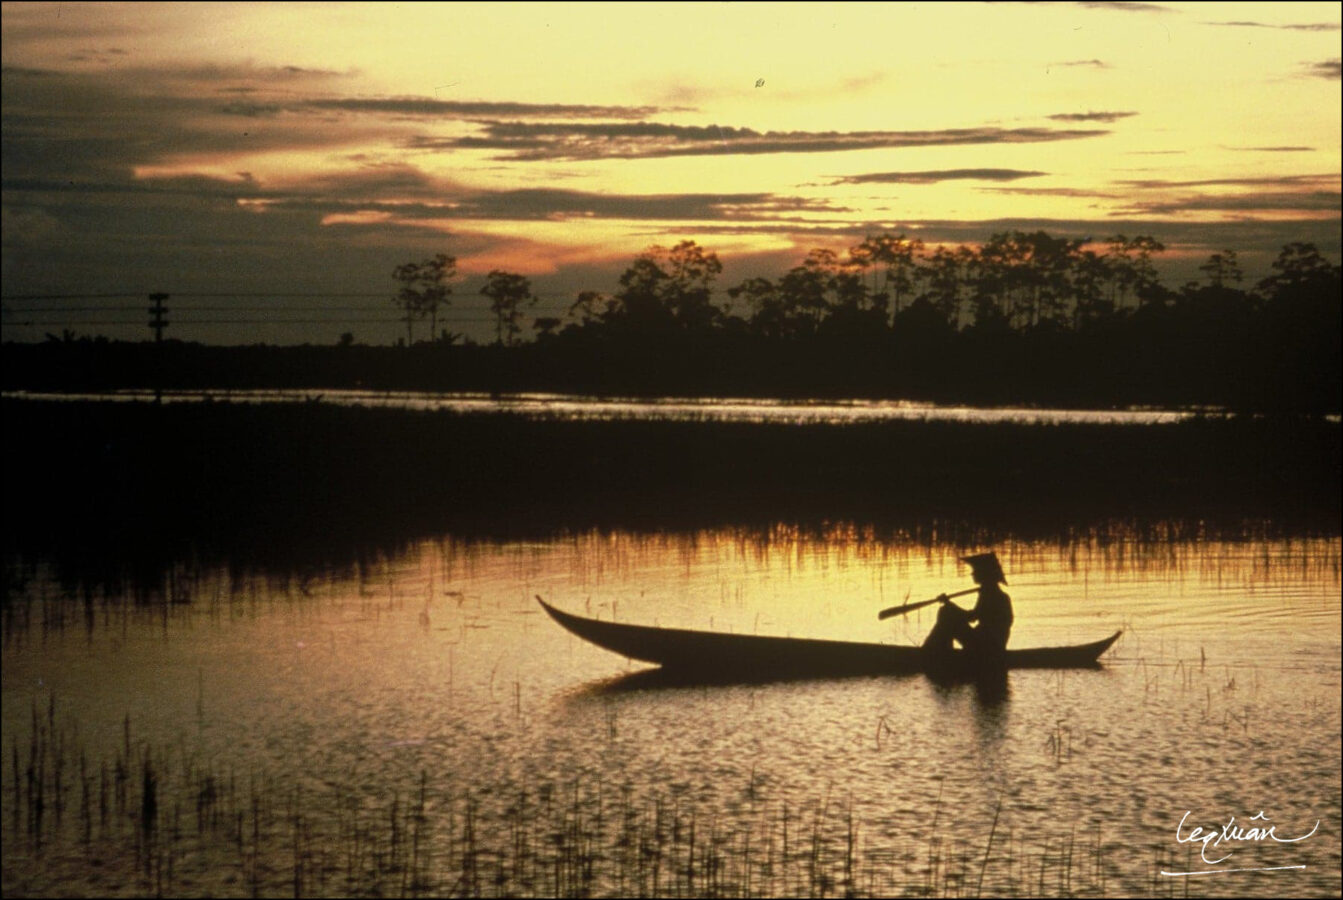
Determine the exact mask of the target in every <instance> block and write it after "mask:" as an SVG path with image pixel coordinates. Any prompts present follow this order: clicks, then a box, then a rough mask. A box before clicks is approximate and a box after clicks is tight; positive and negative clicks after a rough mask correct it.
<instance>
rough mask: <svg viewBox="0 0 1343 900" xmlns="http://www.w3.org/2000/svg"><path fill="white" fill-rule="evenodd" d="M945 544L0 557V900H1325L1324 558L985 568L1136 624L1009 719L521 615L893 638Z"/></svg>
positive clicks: (1331, 707)
mask: <svg viewBox="0 0 1343 900" xmlns="http://www.w3.org/2000/svg"><path fill="white" fill-rule="evenodd" d="M966 549H967V548H961V547H953V546H946V545H939V544H937V543H935V542H934V543H932V544H931V545H920V546H909V545H900V544H892V543H885V542H881V541H878V540H876V539H874V537H873V535H872V534H870V533H867V532H865V531H863V530H861V529H855V528H850V527H835V528H833V529H832V530H831V531H830V532H829V533H826V534H819V535H817V534H808V533H801V532H798V531H794V530H791V529H788V528H776V529H774V530H773V531H769V532H764V533H762V532H758V531H750V532H739V531H729V530H718V531H701V532H696V533H689V534H667V535H648V534H632V533H627V532H614V533H595V532H594V533H582V534H576V535H570V536H567V537H560V538H555V539H551V540H544V541H537V542H530V543H507V544H498V543H487V542H480V541H462V540H454V539H450V538H443V539H441V540H434V541H425V542H423V543H421V544H418V545H416V546H414V547H412V548H410V549H409V550H408V551H407V552H406V553H404V554H401V555H398V556H396V557H394V558H387V559H379V560H374V561H365V562H363V563H361V564H357V565H356V564H351V566H349V567H348V568H346V569H344V570H329V571H317V570H312V571H301V572H296V573H292V574H286V575H275V574H270V575H263V574H251V573H248V572H247V571H246V570H245V569H244V568H243V567H241V566H238V567H235V568H234V569H233V570H232V571H226V570H216V569H199V568H194V567H192V566H191V565H189V564H188V563H186V562H183V563H181V564H179V566H178V567H177V570H176V571H175V573H174V574H173V576H172V577H171V578H170V579H168V580H167V581H166V582H165V584H164V585H162V586H158V587H156V589H155V590H150V591H148V592H141V593H139V594H133V593H130V592H127V593H121V592H119V591H117V590H113V589H111V588H91V589H89V590H88V591H87V592H85V591H83V590H81V589H80V587H79V586H77V585H66V586H61V585H59V584H57V583H55V579H54V578H52V577H51V575H50V572H49V571H48V570H46V569H45V568H43V567H42V566H38V567H36V569H34V570H31V571H29V570H27V569H24V570H20V569H18V568H15V567H14V566H13V565H11V570H10V574H11V577H10V588H11V591H10V602H9V605H8V606H7V613H6V620H5V631H4V650H3V654H4V656H3V662H4V683H3V701H4V702H3V744H2V746H0V751H2V752H3V754H4V757H5V765H4V777H3V779H2V780H0V797H3V802H2V803H0V817H3V824H4V831H3V834H4V863H5V864H4V876H3V877H4V884H3V887H4V893H5V894H6V895H26V894H51V893H78V894H103V893H110V894H145V893H150V892H155V891H161V892H163V893H170V894H178V893H180V894H185V895H194V896H202V895H239V894H261V895H276V894H287V895H292V894H294V893H296V892H298V893H302V894H333V895H344V894H351V893H355V894H379V895H386V894H387V893H400V894H416V893H424V894H430V895H443V894H458V893H466V894H476V893H478V894H483V895H500V894H502V895H522V894H540V895H551V894H557V893H559V894H581V893H590V894H598V895H621V894H627V893H631V892H633V893H653V894H661V895H672V894H675V895H702V894H734V895H739V894H764V895H774V894H790V895H818V894H825V893H829V894H843V893H846V892H852V893H855V894H869V895H880V896H890V895H910V896H947V895H954V896H964V895H970V894H976V893H982V894H986V895H1001V894H1019V895H1034V894H1035V893H1037V892H1043V893H1044V894H1048V895H1063V894H1073V895H1083V896H1132V895H1151V894H1159V895H1171V896H1175V895H1185V894H1189V895H1194V896H1239V895H1245V894H1253V895H1261V896H1302V895H1329V894H1332V895H1337V894H1338V893H1339V889H1340V834H1343V830H1341V828H1340V774H1339V764H1340V745H1339V734H1340V718H1341V717H1340V657H1341V651H1340V600H1339V588H1340V549H1341V548H1340V541H1339V540H1338V539H1337V538H1320V539H1314V538H1312V539H1300V540H1272V541H1249V540H1247V541H1243V542H1207V541H1202V542H1195V541H1190V542H1163V543H1143V542H1139V541H1136V540H1133V539H1131V538H1128V537H1126V536H1125V535H1123V534H1118V535H1109V536H1106V537H1104V538H1103V539H1102V538H1091V539H1087V540H1081V541H1078V542H1077V543H1074V544H1068V545H1059V544H1053V543H1048V544H1046V543H1040V544H1037V543H1016V544H1007V545H1002V546H999V547H998V548H996V549H997V550H998V552H999V555H1000V557H1001V558H1002V559H1003V562H1004V564H1005V568H1006V571H1007V573H1008V578H1009V581H1010V585H1009V588H1008V590H1009V592H1010V593H1011V594H1012V597H1013V600H1014V603H1015V607H1016V614H1017V625H1016V627H1015V629H1014V631H1013V637H1012V645H1013V646H1038V645H1054V644H1066V643H1079V642H1085V641H1091V640H1095V639H1098V638H1101V637H1104V636H1105V635H1107V634H1110V633H1111V632H1113V631H1114V630H1116V629H1118V628H1123V629H1125V634H1124V637H1123V638H1122V639H1121V641H1120V643H1119V644H1118V645H1116V647H1115V648H1114V649H1112V650H1111V651H1110V652H1109V653H1108V654H1107V655H1106V657H1105V658H1104V667H1103V669H1101V670H1099V671H1067V672H1047V671H1018V672H1013V673H1011V675H1010V677H1009V680H1008V684H1007V691H1006V695H1005V696H998V695H997V694H996V693H995V692H985V691H982V690H979V689H977V688H976V687H975V686H973V685H954V686H938V685H936V684H934V683H932V682H930V681H929V680H927V679H926V678H924V677H922V676H917V677H868V678H852V679H837V680H812V681H796V682H784V683H773V684H749V685H748V684H740V685H727V686H713V687H706V686H700V687H693V686H692V687H657V686H652V687H649V686H644V685H641V683H640V681H639V680H638V679H631V678H629V677H628V676H629V675H630V673H634V672H637V671H639V670H640V669H641V668H642V666H640V665H639V664H635V663H630V662H627V661H626V660H624V659H622V658H619V657H617V656H614V655H612V654H610V653H607V652H605V651H603V650H600V649H598V648H596V647H592V646H590V645H586V644H584V643H582V642H581V641H579V640H578V639H576V638H574V637H571V636H570V635H568V634H567V633H566V632H564V631H563V630H561V629H560V628H559V627H558V626H557V625H555V624H554V623H553V622H551V621H550V620H549V619H548V617H546V616H545V615H544V614H543V613H542V612H541V611H540V609H539V607H538V605H537V604H536V602H535V600H534V599H533V598H534V596H535V595H537V594H540V595H542V596H544V597H545V598H546V599H547V600H548V601H551V602H553V603H555V604H557V605H559V606H561V607H562V608H565V609H568V610H570V611H573V612H577V613H581V614H587V615H593V616H598V617H600V618H603V619H616V620H618V621H626V622H637V623H642V624H660V625H665V626H677V627H691V628H705V629H714V630H721V631H732V632H738V633H743V632H745V633H760V634H792V635H807V636H816V637H830V638H838V639H853V640H885V641H890V642H894V643H914V642H917V641H918V640H919V639H920V638H921V636H922V634H924V633H925V632H926V631H927V629H928V627H930V625H931V622H932V615H931V610H925V611H922V612H920V613H916V614H913V615H911V616H909V617H906V618H904V619H895V620H890V621H887V622H878V621H877V619H876V612H877V611H878V610H880V609H882V608H884V607H886V606H890V605H894V604H896V603H900V602H904V601H906V600H917V599H923V598H926V597H930V596H934V595H935V594H937V593H939V592H941V591H944V590H951V589H956V588H960V587H964V586H967V585H968V579H967V573H966V571H965V567H964V566H961V565H960V564H958V563H957V562H956V556H957V555H958V553H960V552H964V551H965V550H966ZM24 575H26V576H27V577H26V580H22V578H16V576H24ZM165 599H167V600H176V601H179V602H162V601H163V600H165ZM39 745H40V746H39ZM35 748H36V749H35ZM34 759H35V760H37V763H36V764H35V765H34V768H35V769H36V770H37V774H36V775H35V776H34V777H35V779H36V781H34V780H33V779H32V778H30V777H29V775H28V769H29V765H30V761H31V760H34ZM58 759H60V760H63V763H61V764H60V767H61V773H60V775H59V777H58V776H57V775H56V767H57V765H58V763H57V760H58ZM81 763H82V765H81ZM119 768H120V769H121V770H122V772H123V776H122V778H121V779H120V780H119V778H118V774H117V773H118V769H119ZM81 769H82V772H83V774H82V775H81ZM57 781H60V782H61V783H62V784H63V787H62V790H61V792H60V794H59V797H58V792H57V791H56V788H55V785H56V783H57ZM34 784H38V785H45V787H44V788H43V800H42V812H41V813H40V815H38V814H36V813H35V809H34V807H35V803H34V800H33V793H34ZM119 785H120V787H119ZM118 791H120V794H119V793H118ZM150 795H152V798H153V802H152V804H149V805H147V804H146V800H145V798H146V796H150ZM58 806H59V808H60V813H59V821H58V820H57V815H58V813H57V809H58ZM1260 811H1262V812H1263V813H1264V815H1265V816H1267V817H1269V819H1270V820H1271V824H1273V825H1274V826H1275V827H1276V829H1277V831H1276V833H1277V834H1278V836H1280V837H1295V836H1298V835H1301V834H1304V833H1306V832H1309V831H1310V830H1311V828H1312V826H1314V825H1315V823H1316V821H1317V820H1318V822H1319V826H1318V830H1316V832H1315V833H1314V834H1313V835H1311V836H1310V837H1309V838H1306V839H1305V840H1302V841H1299V842H1296V843H1277V842H1273V841H1269V842H1242V843H1239V844H1235V845H1230V844H1227V845H1223V849H1222V850H1221V851H1220V852H1219V851H1218V850H1216V848H1213V849H1211V850H1210V852H1209V853H1208V856H1209V857H1210V858H1212V859H1216V858H1217V857H1219V856H1222V855H1224V853H1225V852H1226V850H1228V849H1229V850H1232V851H1233V852H1234V855H1233V856H1232V857H1231V858H1230V859H1229V860H1226V861H1224V862H1222V863H1218V864H1216V865H1211V864H1206V863H1203V862H1202V861H1201V860H1200V859H1199V852H1198V850H1199V846H1198V845H1196V844H1193V843H1189V842H1185V843H1180V842H1178V841H1177V828H1178V827H1179V826H1180V822H1181V819H1182V817H1184V816H1185V814H1186V813H1188V814H1189V817H1188V821H1187V822H1186V824H1185V827H1184V831H1183V833H1182V834H1183V836H1185V837H1188V834H1189V832H1190V830H1191V829H1192V826H1193V825H1195V824H1197V825H1201V826H1204V827H1213V826H1216V827H1217V828H1219V829H1220V827H1221V826H1222V825H1224V824H1226V823H1227V821H1228V819H1229V818H1230V817H1232V816H1234V817H1235V818H1236V823H1237V824H1246V822H1247V820H1249V819H1250V818H1251V817H1252V816H1254V815H1255V814H1256V813H1259V812H1260ZM35 817H36V818H38V819H39V821H38V823H37V824H36V825H35V824H34V818H35ZM1260 824H1262V822H1261V823H1260ZM151 826H152V827H151ZM1232 866H1235V867H1236V868H1257V869H1258V868H1268V867H1281V866H1302V867H1304V868H1290V869H1281V870H1278V871H1261V872H1249V873H1222V872H1221V870H1223V869H1227V868H1229V867H1232ZM1203 870H1217V871H1218V872H1219V874H1211V875H1195V876H1168V875H1162V874H1160V873H1161V872H1162V871H1169V872H1191V871H1203Z"/></svg>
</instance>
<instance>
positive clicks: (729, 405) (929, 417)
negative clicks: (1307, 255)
mask: <svg viewBox="0 0 1343 900" xmlns="http://www.w3.org/2000/svg"><path fill="white" fill-rule="evenodd" d="M4 397H5V398H7V399H9V398H12V399H21V400H67V401H88V400H103V401H109V402H123V403H124V402H138V403H143V402H147V401H150V400H153V399H154V392H153V391H147V390H137V389H127V390H119V391H108V392H104V393H78V394H77V393H61V394H48V393H41V392H36V391H6V392H5V393H4ZM162 399H163V402H165V403H201V402H206V401H220V400H227V401H228V402H230V403H294V402H299V401H304V400H308V401H312V402H318V401H320V402H322V403H331V404H335V405H337V406H362V407H375V408H380V409H408V410H430V411H442V412H454V413H509V414H512V415H519V416H525V417H528V418H542V419H563V420H566V421H577V422H609V421H620V420H630V419H636V420H654V421H664V422H746V423H755V424H763V423H789V424H795V425H854V424H861V423H866V422H909V421H914V422H971V423H978V424H986V425H991V424H1003V423H1015V424H1035V425H1059V424H1089V425H1168V424H1173V423H1175V422H1181V421H1184V420H1186V419H1191V418H1194V417H1195V416H1199V415H1203V414H1207V413H1214V414H1215V413H1218V412H1220V410H1217V409H1212V408H1196V409H1183V410H1169V409H1155V408H1148V407H1138V408H1129V409H1049V408H1036V407H1021V406H1018V407H1010V406H1009V407H990V408H986V407H982V406H957V405H941V404H936V403H927V402H922V401H912V400H775V399H760V398H746V397H707V398H694V397H662V398H635V397H588V396H581V395H574V394H543V393H524V394H479V393H436V392H430V391H364V390H339V389H335V390H332V389H322V390H320V391H317V390H313V391H300V390H229V391H164V392H162ZM1333 420H1334V419H1333V418H1331V421H1333Z"/></svg>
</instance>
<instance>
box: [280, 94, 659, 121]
mask: <svg viewBox="0 0 1343 900" xmlns="http://www.w3.org/2000/svg"><path fill="white" fill-rule="evenodd" d="M297 106H299V107H301V108H307V109H318V110H339V111H344V112H355V113H371V114H378V115H394V116H405V117H410V118H442V119H450V118H455V119H462V118H482V117H485V118H489V117H495V116H514V117H521V118H564V119H642V118H644V117H646V116H652V115H657V114H659V113H665V112H678V111H684V108H683V107H660V106H588V105H582V104H567V103H503V102H486V101H478V102H476V101H461V100H434V99H431V98H428V97H383V98H348V97H346V98H336V99H318V100H305V101H302V102H301V103H300V104H297Z"/></svg>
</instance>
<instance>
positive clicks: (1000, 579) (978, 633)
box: [923, 553, 1012, 665]
mask: <svg viewBox="0 0 1343 900" xmlns="http://www.w3.org/2000/svg"><path fill="white" fill-rule="evenodd" d="M961 561H962V562H966V563H969V564H970V571H971V575H972V577H973V578H974V580H975V583H976V584H978V585H979V599H978V600H977V601H976V602H975V608H974V609H972V610H970V611H969V612H967V611H965V610H963V609H961V608H960V607H959V606H957V605H956V604H955V603H952V602H951V601H950V600H949V599H947V595H946V594H942V595H941V596H940V597H938V598H937V599H938V601H940V603H941V606H940V607H938V610H937V623H936V624H934V625H933V630H932V631H930V632H928V637H927V638H925V639H924V641H923V651H924V652H925V653H929V654H932V655H934V656H942V657H947V658H950V656H951V654H952V652H953V651H954V649H955V648H954V646H953V645H952V641H955V642H957V643H959V644H960V645H961V646H962V647H963V648H965V650H966V651H967V652H968V653H970V654H973V656H972V659H973V661H974V662H976V663H978V664H981V665H982V664H983V663H985V662H992V661H993V660H995V659H1001V658H1002V657H1003V654H1004V653H1005V651H1006V650H1007V638H1008V635H1010V634H1011V633H1012V598H1011V597H1008V596H1007V594H1006V593H1004V592H1003V589H1002V588H1001V587H999V586H998V585H999V584H1007V576H1005V575H1004V574H1003V567H1002V565H1001V564H999V562H998V557H997V555H996V554H993V553H980V554H977V555H975V556H963V557H961ZM975 622H977V623H978V625H975V624H972V623H975Z"/></svg>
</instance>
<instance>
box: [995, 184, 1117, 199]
mask: <svg viewBox="0 0 1343 900" xmlns="http://www.w3.org/2000/svg"><path fill="white" fill-rule="evenodd" d="M979 190H981V191H992V192H994V193H997V194H1020V195H1022V196H1026V197H1071V198H1074V199H1082V200H1089V199H1097V200H1113V199H1115V198H1116V197H1122V196H1124V195H1123V194H1115V193H1107V192H1105V191H1090V190H1085V189H1083V188H1069V187H1052V188H1042V187H997V186H989V187H982V188H979Z"/></svg>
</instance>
